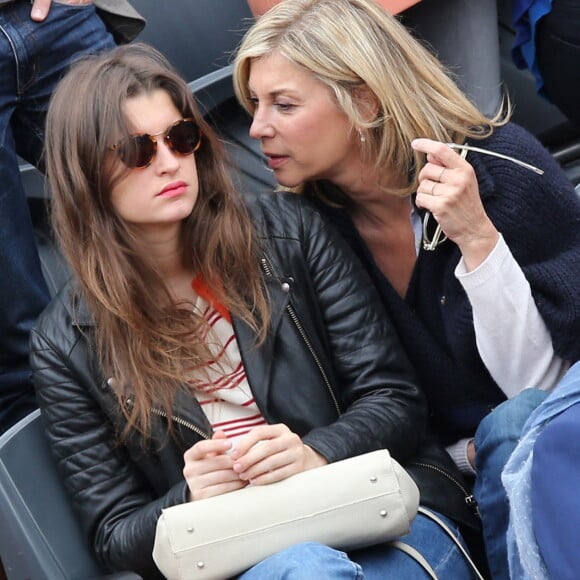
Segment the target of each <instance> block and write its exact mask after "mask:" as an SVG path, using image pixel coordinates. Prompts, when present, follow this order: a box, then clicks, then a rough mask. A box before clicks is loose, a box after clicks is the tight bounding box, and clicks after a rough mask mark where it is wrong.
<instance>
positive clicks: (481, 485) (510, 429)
mask: <svg viewBox="0 0 580 580" xmlns="http://www.w3.org/2000/svg"><path fill="white" fill-rule="evenodd" d="M546 396H547V393H546V392H545V391H540V390H539V389H525V390H523V391H522V392H521V393H520V394H519V395H518V396H516V397H514V398H513V399H510V400H508V401H505V402H503V403H502V404H501V405H498V406H497V407H496V408H495V409H494V410H493V411H492V412H491V413H490V414H489V415H487V416H486V417H485V418H484V419H483V421H482V422H481V423H480V425H479V427H478V428H477V432H476V433H475V450H476V453H475V466H476V469H477V476H476V478H475V484H474V487H473V493H474V495H475V499H476V500H477V503H478V505H479V511H480V512H481V523H482V526H483V538H484V541H485V552H486V555H487V561H488V564H489V569H490V572H491V575H492V577H493V579H494V580H509V567H508V558H507V542H506V533H507V528H508V519H509V505H508V500H507V495H506V492H505V489H504V487H503V484H502V482H501V472H502V471H503V468H504V466H505V464H506V463H507V460H508V458H509V457H510V455H511V454H512V452H513V450H514V449H515V447H516V445H517V444H518V442H519V440H520V436H521V434H522V428H523V426H524V423H525V422H526V420H527V419H528V417H529V416H530V414H531V413H532V411H533V410H534V409H535V408H536V407H537V406H538V405H539V404H540V403H541V402H542V401H543V400H544V399H545V398H546Z"/></svg>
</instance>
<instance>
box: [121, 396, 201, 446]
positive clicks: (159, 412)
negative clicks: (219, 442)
mask: <svg viewBox="0 0 580 580" xmlns="http://www.w3.org/2000/svg"><path fill="white" fill-rule="evenodd" d="M127 405H129V406H130V407H132V406H133V401H132V400H131V399H127ZM149 410H150V411H151V412H152V413H153V414H154V415H157V416H158V417H163V419H165V420H166V421H173V422H174V423H177V424H178V425H181V426H182V427H186V428H187V429H189V430H191V431H193V432H194V433H196V434H197V435H199V436H200V437H202V438H203V439H211V436H210V435H208V434H207V433H205V431H202V430H201V429H200V428H199V427H198V426H197V425H194V424H193V423H192V422H191V421H187V420H186V419H183V418H182V417H178V416H177V415H168V414H167V413H166V412H165V411H163V410H162V409H157V408H156V407H151V408H150V409H149Z"/></svg>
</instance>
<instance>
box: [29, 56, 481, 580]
mask: <svg viewBox="0 0 580 580" xmlns="http://www.w3.org/2000/svg"><path fill="white" fill-rule="evenodd" d="M71 94H74V99H71V98H70V95H71ZM46 161H47V170H48V176H49V179H50V185H51V190H52V196H53V197H52V221H53V225H54V230H55V233H56V236H57V238H58V241H59V244H60V247H61V248H62V252H63V254H64V256H65V257H66V259H67V261H68V263H69V264H70V267H71V270H72V273H73V276H72V279H71V282H70V284H69V285H68V286H66V287H65V288H64V289H63V290H62V291H61V292H60V293H59V295H58V296H57V297H56V298H55V299H54V300H53V302H52V303H51V305H50V306H49V307H48V309H47V310H46V311H45V312H44V313H43V315H42V316H41V318H40V320H39V322H38V324H37V326H36V328H35V329H34V331H33V337H32V342H31V346H32V359H31V361H32V367H33V369H34V374H33V379H34V382H35V386H36V389H37V395H38V402H39V406H40V408H41V411H42V416H43V419H44V423H45V425H46V432H47V435H48V438H49V441H50V444H51V446H52V449H53V451H54V455H55V457H56V460H57V462H58V466H59V469H60V470H61V472H62V475H63V477H64V480H65V482H66V486H67V488H68V491H69V493H70V497H71V500H72V503H73V505H74V508H75V509H76V511H77V512H78V514H79V517H80V521H81V523H82V526H83V529H84V531H85V533H86V535H87V538H88V541H89V543H90V545H91V546H93V548H94V550H95V553H96V555H97V557H98V559H99V560H100V561H101V562H102V564H103V566H104V568H106V569H108V570H111V571H115V570H133V571H136V572H138V573H139V574H141V576H142V577H143V578H147V579H151V578H156V577H159V576H160V574H159V571H158V570H157V569H156V567H155V565H154V563H153V560H152V556H151V551H152V547H153V540H154V535H155V528H156V522H157V518H158V516H159V515H160V513H161V510H162V509H163V508H165V507H168V506H171V505H175V504H179V503H183V502H186V501H191V500H193V501H195V500H197V499H200V498H207V497H211V496H216V495H219V494H223V493H226V492H229V491H233V490H237V489H240V488H242V487H244V486H246V485H248V483H252V484H253V485H266V484H269V483H272V482H275V481H279V480H282V479H285V478H287V477H288V476H290V475H292V474H295V473H298V472H301V471H304V470H307V469H312V468H315V467H317V466H320V465H323V464H326V463H328V462H332V461H337V460H340V459H344V458H347V457H350V456H354V455H359V454H361V453H365V452H367V451H371V450H374V449H379V448H388V449H389V450H390V452H391V454H392V455H393V456H394V457H395V458H396V459H398V460H400V461H401V462H402V463H403V464H404V465H409V464H410V463H412V462H420V461H423V459H422V455H421V454H423V455H424V454H425V453H426V452H429V453H430V454H431V455H432V454H437V453H439V456H443V457H444V451H443V450H442V449H438V448H434V447H433V446H432V445H427V444H426V442H425V441H426V435H425V424H426V413H425V406H424V401H423V398H422V395H421V393H420V391H419V389H418V387H417V386H416V384H415V379H414V374H413V372H412V370H411V368H410V365H409V364H408V361H407V358H406V356H405V355H404V354H403V352H402V350H401V347H400V345H399V343H398V339H397V337H396V334H395V332H394V330H393V328H392V326H391V325H390V323H389V322H388V320H387V319H386V317H385V315H384V312H383V311H382V308H381V306H380V302H379V300H378V296H377V295H376V294H375V291H374V289H372V286H371V285H370V284H369V281H368V279H367V278H366V274H364V271H363V270H362V268H361V266H360V265H359V264H358V262H357V261H356V259H355V258H354V256H352V254H351V252H350V250H349V249H348V246H346V244H344V242H342V241H341V239H340V237H338V235H337V234H335V233H334V232H333V230H331V229H329V228H328V227H327V226H326V225H325V224H324V223H323V221H322V220H321V219H320V217H319V215H318V213H317V212H316V211H315V210H314V209H313V208H312V207H311V206H310V205H309V204H308V203H307V202H306V201H305V200H304V199H302V198H301V197H299V196H295V195H292V194H280V195H271V194H267V195H265V196H263V197H260V196H256V197H255V198H248V203H247V208H248V209H249V211H250V212H251V216H252V217H250V213H248V209H246V204H245V203H243V201H242V199H241V198H240V196H239V195H238V194H237V192H236V191H235V190H234V188H233V186H232V181H231V178H230V176H229V173H228V163H227V160H226V158H225V156H224V152H223V148H222V145H221V144H220V142H219V141H218V139H217V138H216V136H215V134H214V132H213V131H212V129H211V128H210V127H209V126H208V124H207V123H206V122H205V121H204V119H203V117H202V116H201V115H200V113H199V111H198V109H197V107H196V105H195V103H194V100H193V97H192V95H191V94H190V91H189V89H188V87H187V85H186V83H185V82H184V81H183V80H182V79H180V78H179V77H178V76H177V75H176V73H175V72H173V71H172V70H171V68H170V67H169V65H168V64H167V62H166V61H165V60H164V59H163V58H162V57H161V56H160V55H159V54H158V53H156V52H155V51H154V50H153V49H151V48H148V47H145V46H143V45H131V46H127V47H124V48H122V49H118V50H115V51H113V52H112V53H110V54H107V55H103V56H99V57H93V58H91V59H88V60H85V61H81V62H79V63H78V64H76V65H75V66H74V67H73V69H72V70H71V72H70V73H69V74H68V75H67V76H66V77H65V79H64V80H63V81H62V83H61V84H60V85H59V87H58V89H57V90H56V92H55V94H54V97H53V99H52V101H51V105H50V110H49V113H48V126H47V150H46ZM258 443H260V444H259V445H258ZM417 481H418V485H419V487H420V489H428V488H429V489H436V490H438V493H440V494H445V493H448V492H446V486H447V487H453V485H452V484H451V483H449V482H447V481H446V480H443V481H441V480H439V479H438V478H437V476H436V475H432V474H430V473H428V474H419V475H418V476H417ZM337 485H340V482H337ZM460 503H461V502H460ZM463 509H464V510H467V508H466V507H463ZM232 517H235V514H232ZM441 517H442V518H443V519H444V520H445V521H447V523H448V524H449V526H450V527H451V528H452V529H453V530H454V532H455V534H457V537H458V538H460V535H459V532H458V531H457V526H456V525H455V524H454V522H452V521H451V520H450V519H448V518H445V516H441ZM465 517H468V516H465ZM405 541H406V542H407V543H409V544H411V545H412V546H414V547H415V548H416V549H418V550H419V551H420V552H422V553H423V555H424V556H425V557H426V558H427V559H428V560H429V561H430V562H431V564H432V565H433V566H434V567H435V568H436V569H437V570H438V572H439V573H440V574H441V575H442V577H448V578H449V577H451V578H466V579H467V578H470V573H469V570H468V568H467V565H466V563H465V561H464V559H463V558H462V556H461V553H460V551H459V549H458V548H457V546H456V545H455V543H454V542H453V541H452V540H451V539H450V538H449V537H448V536H447V535H446V534H445V533H444V532H443V531H442V530H441V529H440V528H439V527H438V526H437V524H435V523H434V522H432V521H431V520H429V519H428V518H426V517H424V516H422V515H419V516H417V518H416V519H415V521H414V522H413V526H412V530H411V534H410V535H409V536H408V537H407V538H405ZM349 557H350V558H347V557H345V555H344V554H342V553H341V552H338V551H336V550H333V549H330V548H328V547H326V546H322V545H319V544H299V545H297V546H294V547H292V548H290V549H288V550H285V551H283V552H280V553H279V554H277V555H273V556H272V557H271V558H268V559H266V560H264V561H263V562H261V563H259V564H257V565H256V566H255V567H254V568H251V569H250V570H249V571H247V572H245V573H244V574H243V575H242V578H244V580H252V579H254V578H267V579H268V580H271V579H275V578H282V577H283V578H300V579H303V578H307V577H313V578H314V577H316V578H329V579H330V578H332V579H333V580H334V579H337V578H360V577H361V574H362V573H364V574H365V577H366V578H380V579H383V578H385V577H386V576H392V577H401V578H411V577H414V575H416V574H422V572H421V571H420V569H419V567H418V565H417V564H416V563H415V562H414V561H413V560H411V559H409V558H408V557H407V556H406V555H405V554H404V553H403V552H401V551H398V550H395V549H394V548H392V547H390V546H388V545H379V546H373V547H370V548H366V549H363V550H358V551H356V552H353V553H351V554H349ZM361 570H362V571H361Z"/></svg>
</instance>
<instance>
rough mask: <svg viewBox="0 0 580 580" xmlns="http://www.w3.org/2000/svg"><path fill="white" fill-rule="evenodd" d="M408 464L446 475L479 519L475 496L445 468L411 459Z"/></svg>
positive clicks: (479, 514)
mask: <svg viewBox="0 0 580 580" xmlns="http://www.w3.org/2000/svg"><path fill="white" fill-rule="evenodd" d="M409 465H416V466H417V467H425V468H427V469H432V470H433V471H436V472H437V473H439V474H441V475H443V476H444V477H446V478H447V479H448V480H449V481H451V482H452V483H454V484H455V486H456V487H458V488H459V489H460V490H461V493H463V496H464V499H465V503H466V504H467V507H468V508H469V509H470V510H471V511H472V512H473V513H474V514H475V516H477V517H478V518H480V519H481V513H480V512H479V506H478V505H477V500H476V499H475V496H474V495H473V494H472V493H469V492H468V491H467V489H465V486H464V485H463V484H462V483H461V482H460V481H458V480H457V479H455V477H453V476H452V475H451V474H450V473H449V472H448V471H445V469H443V468H441V467H437V466H436V465H431V464H430V463H421V462H419V461H411V462H410V463H409Z"/></svg>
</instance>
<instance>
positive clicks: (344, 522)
mask: <svg viewBox="0 0 580 580" xmlns="http://www.w3.org/2000/svg"><path fill="white" fill-rule="evenodd" d="M418 506H419V490H418V488H417V486H416V484H415V482H414V481H413V480H412V479H411V477H410V476H409V475H408V473H407V472H406V471H405V470H404V469H403V468H402V467H401V466H400V465H399V464H398V463H397V462H396V461H395V460H394V459H392V458H391V456H390V455H389V452H388V451H387V450H386V449H383V450H380V451H373V452H370V453H366V454H364V455H359V456H356V457H351V458H350V459H345V460H343V461H337V462H336V463H330V464H328V465H325V466H323V467H319V468H316V469H311V470H309V471H305V472H303V473H299V474H297V475H294V476H292V477H289V478H288V479H285V480H283V481H280V482H277V483H273V484H271V485H263V486H251V485H250V486H247V487H245V488H243V489H240V490H238V491H233V492H231V493H227V494H224V495H220V496H216V497H212V498H208V499H203V500H199V501H193V502H189V503H185V504H181V505H176V506H173V507H170V508H167V509H165V510H163V513H162V514H161V516H160V517H159V520H158V522H157V531H156V535H155V545H154V548H153V559H154V561H155V563H156V564H157V566H158V568H159V570H161V572H162V573H163V574H164V575H165V577H166V578H168V579H169V580H178V579H179V580H190V579H191V580H197V579H200V580H201V579H203V580H219V579H225V578H230V577H232V576H236V575H238V574H240V573H242V572H243V571H244V570H246V569H248V568H250V567H251V566H253V565H254V564H257V563H258V562H260V561H261V560H263V559H265V558H267V557H268V556H271V555H272V554H274V553H276V552H278V551H280V550H283V549H284V548H287V547H289V546H291V545H293V544H298V543H301V542H307V541H315V542H320V543H322V544H326V545H328V546H331V547H333V548H340V549H342V550H353V549H356V548H361V547H364V546H370V545H373V544H377V543H380V542H387V541H390V540H394V539H396V538H398V537H400V536H402V535H404V534H407V533H408V532H409V528H410V525H411V522H412V521H413V519H414V517H415V515H416V514H417V508H418Z"/></svg>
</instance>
